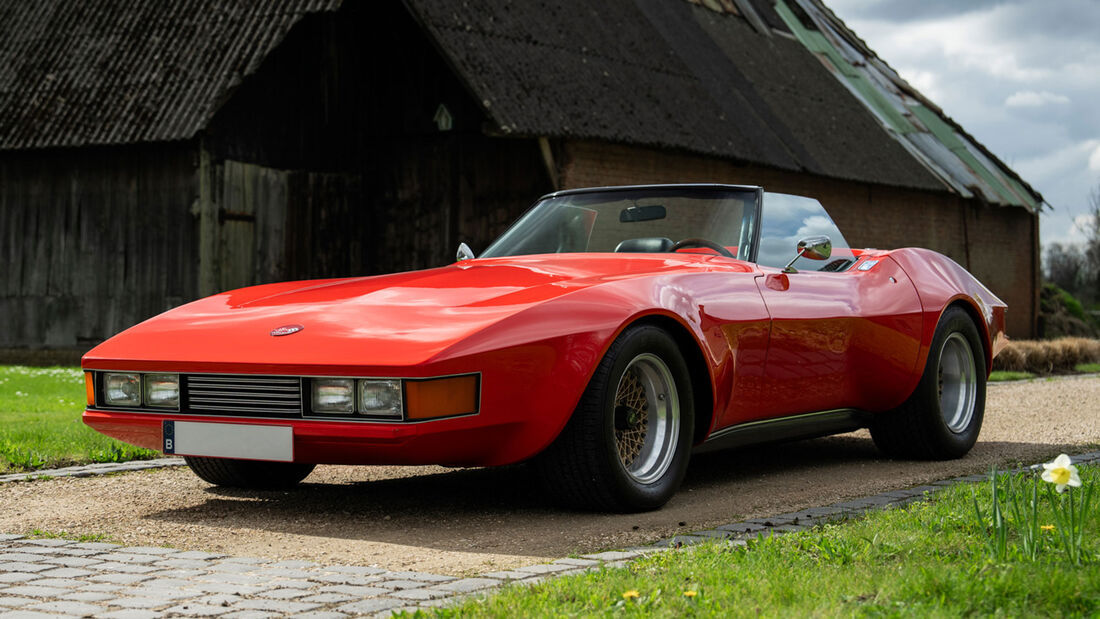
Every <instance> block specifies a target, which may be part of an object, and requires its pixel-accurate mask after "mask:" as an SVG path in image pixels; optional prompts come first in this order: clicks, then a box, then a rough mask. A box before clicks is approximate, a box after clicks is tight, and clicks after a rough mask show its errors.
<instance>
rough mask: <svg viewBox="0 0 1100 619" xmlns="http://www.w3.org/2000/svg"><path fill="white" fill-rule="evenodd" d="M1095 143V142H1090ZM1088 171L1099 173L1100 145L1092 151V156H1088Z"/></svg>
mask: <svg viewBox="0 0 1100 619" xmlns="http://www.w3.org/2000/svg"><path fill="white" fill-rule="evenodd" d="M1091 141H1092V142H1097V140H1091ZM1089 169H1090V170H1092V171H1093V172H1100V143H1098V144H1097V145H1096V148H1095V149H1093V151H1092V154H1091V155H1089Z"/></svg>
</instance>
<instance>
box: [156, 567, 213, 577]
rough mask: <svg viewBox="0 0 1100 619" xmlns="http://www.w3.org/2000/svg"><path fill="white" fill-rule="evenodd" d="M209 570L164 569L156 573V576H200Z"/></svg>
mask: <svg viewBox="0 0 1100 619" xmlns="http://www.w3.org/2000/svg"><path fill="white" fill-rule="evenodd" d="M209 573H210V572H207V571H206V570H173V569H166V570H161V571H159V572H157V573H156V577H157V578H188V579H191V578H201V577H203V576H206V575H207V574H209Z"/></svg>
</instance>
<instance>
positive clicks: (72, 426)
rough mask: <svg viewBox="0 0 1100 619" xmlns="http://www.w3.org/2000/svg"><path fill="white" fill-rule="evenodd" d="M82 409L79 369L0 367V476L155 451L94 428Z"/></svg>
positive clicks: (145, 455) (134, 457) (142, 455)
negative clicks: (85, 422)
mask: <svg viewBox="0 0 1100 619" xmlns="http://www.w3.org/2000/svg"><path fill="white" fill-rule="evenodd" d="M83 410H84V374H83V373H82V372H81V371H80V369H79V368H61V367H55V368H30V367H23V366H0V474H3V473H14V472H21V471H31V470H35V469H41V468H56V467H60V466H68V465H72V464H81V463H88V462H124V461H127V460H142V459H148V458H155V457H158V456H159V455H160V454H158V453H157V452H155V451H151V450H148V449H141V448H138V447H131V446H130V445H126V444H125V443H120V442H118V441H116V440H114V439H110V438H107V437H106V436H103V435H102V434H99V433H98V432H95V431H93V430H92V429H91V428H89V427H87V426H85V425H84V424H83V423H82V422H81V421H80V414H81V412H83Z"/></svg>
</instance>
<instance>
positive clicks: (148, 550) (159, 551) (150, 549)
mask: <svg viewBox="0 0 1100 619" xmlns="http://www.w3.org/2000/svg"><path fill="white" fill-rule="evenodd" d="M118 551H119V552H125V553H129V554H134V555H160V556H163V555H174V554H176V553H178V552H179V551H178V550H176V549H175V548H162V547H160V546H126V547H125V548H119V549H118Z"/></svg>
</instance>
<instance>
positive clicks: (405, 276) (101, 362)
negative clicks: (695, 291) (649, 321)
mask: <svg viewBox="0 0 1100 619" xmlns="http://www.w3.org/2000/svg"><path fill="white" fill-rule="evenodd" d="M734 264H736V266H734ZM734 264H731V263H730V261H728V260H724V259H722V260H720V262H713V261H712V258H711V257H708V256H699V255H681V256H631V257H629V258H626V257H624V256H622V255H600V254H587V255H555V256H529V257H519V258H516V257H512V258H503V259H488V260H473V261H469V262H463V263H458V264H455V265H451V266H447V267H442V268H438V269H429V270H425V271H413V272H408V273H398V274H394V275H383V276H376V277H360V278H350V279H337V280H314V281H302V282H287V283H280V284H269V285H263V286H254V287H250V288H242V289H239V290H233V291H229V292H225V293H221V294H217V295H214V296H211V297H207V298H205V299H200V300H198V301H195V302H193V303H189V304H187V305H184V306H181V307H178V308H176V309H173V310H170V311H168V312H165V313H164V314H161V315H159V316H156V317H154V318H151V319H149V320H147V321H145V322H143V323H141V324H139V325H136V326H134V327H132V328H130V329H128V330H126V331H124V332H122V333H120V334H119V335H117V336H115V337H113V338H111V339H109V340H107V341H106V342H104V343H103V344H100V345H99V346H97V347H96V348H94V349H93V350H92V351H90V352H89V353H88V354H87V355H85V357H84V365H85V367H88V368H95V369H131V370H149V369H159V370H161V371H169V370H173V371H201V370H202V369H203V368H205V367H214V366H217V367H220V368H222V369H224V368H225V366H227V365H228V366H236V365H240V366H241V367H242V368H246V367H247V368H251V370H250V371H257V368H260V367H267V368H270V369H271V371H277V369H278V368H279V367H280V366H283V365H293V366H296V367H304V366H343V367H349V366H376V367H408V366H414V365H417V364H422V363H425V362H428V361H431V360H433V359H434V358H437V357H438V356H439V355H440V354H441V353H442V352H443V351H445V350H446V349H447V348H449V347H451V346H454V345H455V344H457V343H459V342H461V341H463V340H464V339H465V338H468V337H470V336H471V335H473V334H475V333H478V332H480V331H482V330H484V329H486V328H487V327H489V326H491V325H493V324H495V323H497V322H499V321H501V320H503V319H505V318H508V317H510V316H513V315H516V314H518V313H520V312H523V311H524V310H526V309H529V308H531V307H533V306H535V305H539V304H542V303H545V302H547V301H549V300H552V299H556V298H559V297H562V296H565V295H568V294H570V293H571V292H575V291H577V290H580V289H584V288H589V287H591V286H593V285H595V284H598V283H601V282H606V281H609V280H620V279H622V278H624V277H637V276H639V275H644V274H653V275H661V274H666V273H670V272H674V271H682V270H683V269H684V268H685V267H688V268H689V269H690V270H699V269H700V267H702V270H708V269H707V266H711V265H713V266H715V267H717V268H723V269H729V268H731V266H732V267H733V268H734V269H735V270H741V269H744V268H746V265H742V264H740V263H734ZM688 265H693V266H688ZM288 325H301V326H302V327H303V328H302V330H301V331H299V332H297V333H294V334H291V335H286V336H281V337H275V336H272V335H271V332H272V330H273V329H276V328H278V327H283V326H288ZM559 335H564V334H559Z"/></svg>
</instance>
